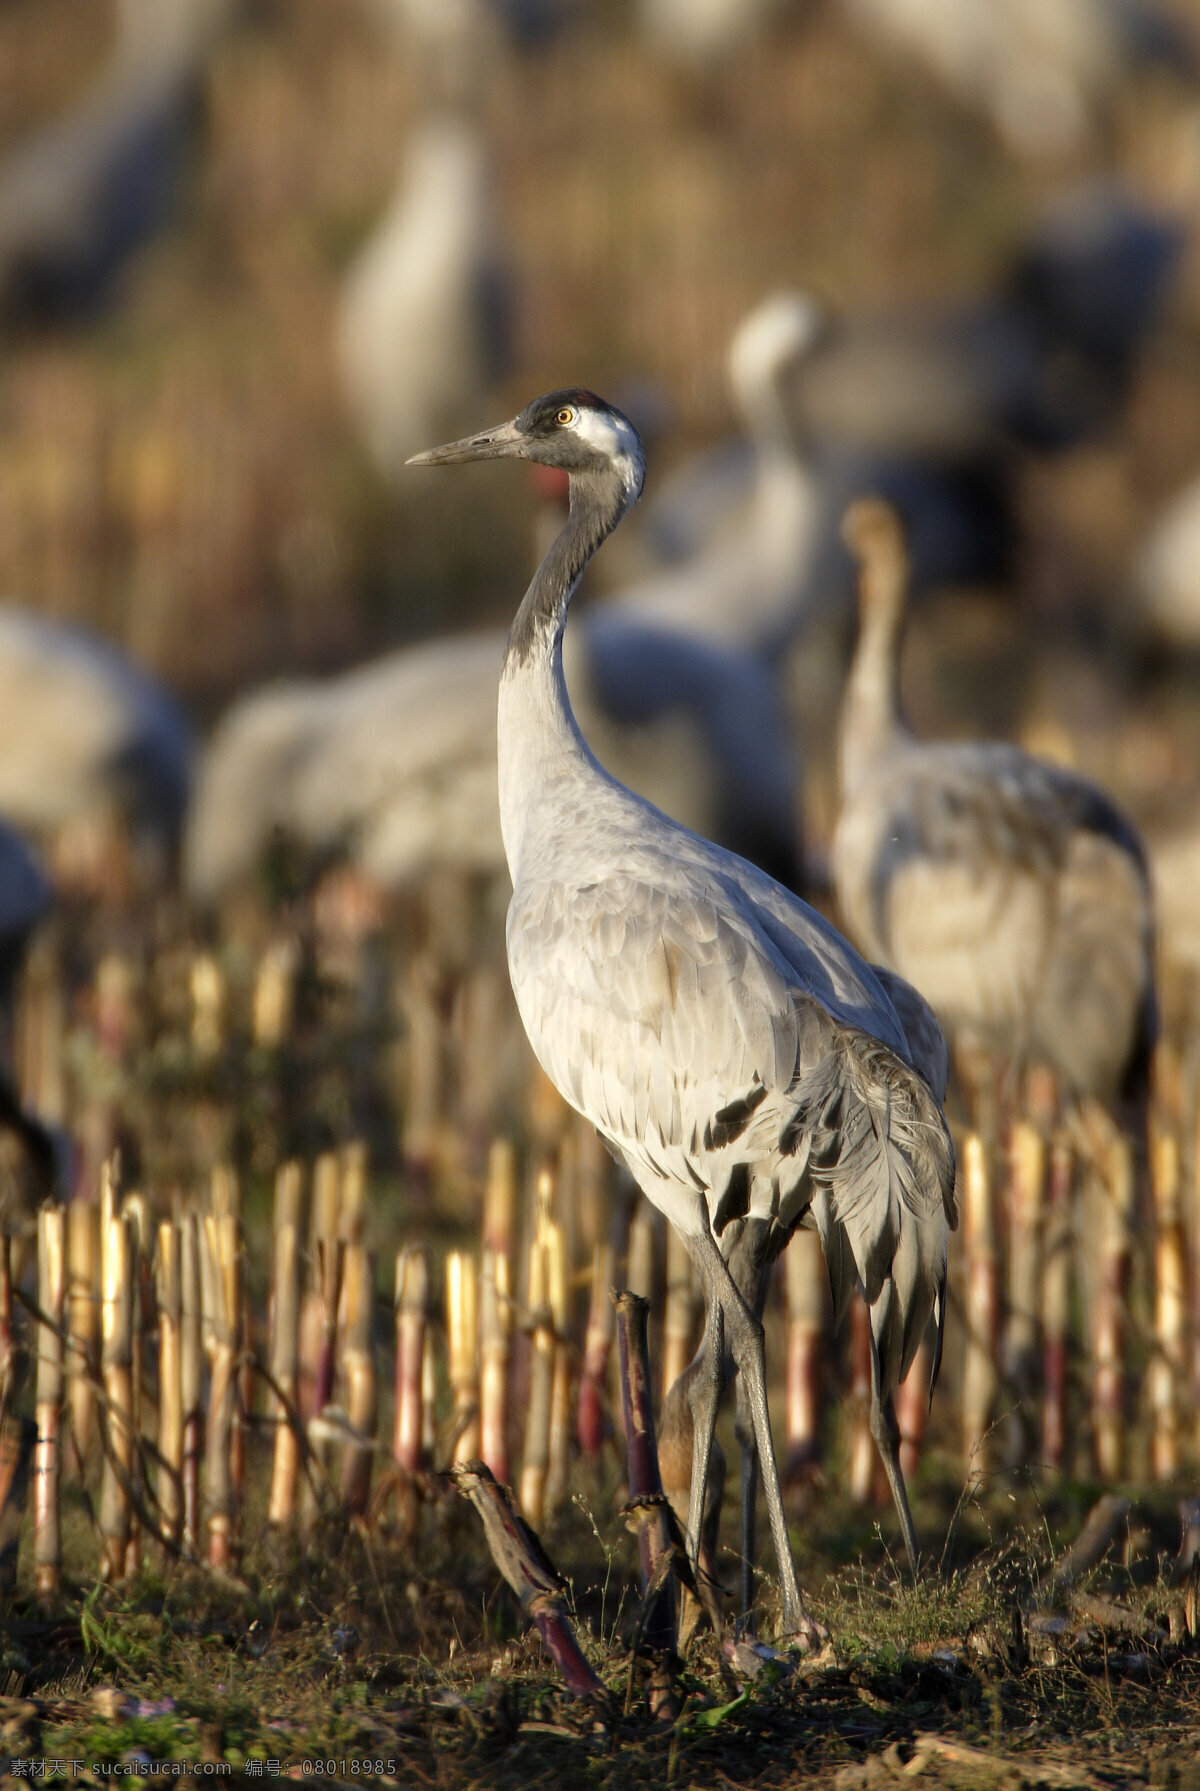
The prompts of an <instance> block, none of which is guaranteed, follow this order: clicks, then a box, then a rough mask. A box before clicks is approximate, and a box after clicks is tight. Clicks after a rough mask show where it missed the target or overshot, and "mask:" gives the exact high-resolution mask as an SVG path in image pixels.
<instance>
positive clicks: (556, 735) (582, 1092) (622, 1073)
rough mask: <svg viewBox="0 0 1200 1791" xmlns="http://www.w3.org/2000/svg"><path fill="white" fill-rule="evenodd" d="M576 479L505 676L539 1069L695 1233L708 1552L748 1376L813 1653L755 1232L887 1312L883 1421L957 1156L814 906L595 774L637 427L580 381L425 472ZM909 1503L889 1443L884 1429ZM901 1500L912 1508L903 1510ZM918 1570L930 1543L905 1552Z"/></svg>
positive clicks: (778, 1529)
mask: <svg viewBox="0 0 1200 1791" xmlns="http://www.w3.org/2000/svg"><path fill="white" fill-rule="evenodd" d="M502 456H507V457H515V458H521V459H526V460H532V461H535V462H538V463H540V464H542V465H549V466H555V467H559V468H562V469H563V470H565V471H566V472H567V473H568V474H569V477H570V493H571V495H570V509H569V513H568V518H567V522H566V524H565V526H564V528H563V530H562V532H561V534H560V535H559V536H558V538H557V540H556V541H555V542H554V543H553V545H552V546H551V548H550V550H549V552H548V553H547V555H546V557H545V558H544V559H543V561H542V563H541V565H540V566H539V568H538V570H537V571H536V573H535V574H534V577H533V580H532V582H531V584H530V586H529V588H528V590H527V591H526V593H525V597H524V600H523V602H522V604H521V606H520V609H519V610H518V612H517V616H516V619H515V621H514V622H513V625H512V629H511V631H510V634H509V637H508V645H507V648H506V651H505V657H504V666H503V670H502V673H501V678H500V697H499V715H498V758H499V788H500V822H501V830H502V833H503V836H504V848H505V854H506V856H507V859H508V865H509V871H510V873H511V876H512V881H513V895H512V900H511V903H510V906H509V912H508V923H507V946H508V963H509V973H510V976H511V979H512V984H513V991H514V994H515V996H516V1001H517V1007H518V1010H519V1012H520V1014H521V1019H522V1021H523V1023H524V1026H525V1030H526V1032H527V1034H528V1036H529V1040H530V1043H531V1045H532V1047H533V1050H534V1053H535V1055H536V1056H537V1058H538V1060H539V1062H540V1063H541V1065H542V1068H543V1069H544V1070H545V1071H546V1073H547V1075H548V1076H549V1078H550V1080H551V1081H552V1082H553V1083H554V1084H555V1086H556V1087H557V1088H558V1090H559V1092H560V1093H561V1094H562V1095H563V1097H564V1098H565V1099H566V1100H567V1101H568V1102H569V1103H570V1105H572V1106H573V1107H575V1108H576V1110H577V1111H578V1112H580V1113H582V1114H583V1115H584V1116H585V1117H586V1118H588V1119H589V1120H591V1122H592V1123H593V1124H594V1125H595V1126H596V1128H597V1130H598V1131H599V1133H600V1135H601V1137H602V1138H603V1139H604V1141H605V1143H606V1144H607V1145H608V1147H609V1149H610V1151H612V1153H613V1154H614V1155H615V1156H616V1157H617V1159H618V1160H619V1161H621V1162H623V1163H624V1164H625V1166H626V1167H627V1168H628V1169H629V1171H630V1173H631V1174H632V1175H633V1176H634V1179H635V1180H636V1181H637V1182H638V1184H639V1186H640V1187H641V1189H642V1191H643V1192H644V1193H645V1194H646V1196H647V1197H648V1199H649V1200H650V1201H651V1202H652V1203H653V1204H654V1205H655V1206H657V1207H658V1208H659V1209H660V1210H661V1211H662V1212H663V1213H664V1215H665V1217H666V1218H667V1220H668V1221H669V1222H670V1223H671V1224H672V1225H673V1226H674V1227H675V1228H676V1230H677V1231H678V1232H679V1234H680V1235H681V1237H682V1238H683V1239H684V1242H685V1244H686V1247H687V1249H688V1250H689V1252H690V1254H691V1255H692V1258H693V1260H694V1261H695V1263H696V1264H697V1267H698V1270H699V1273H700V1276H701V1280H702V1282H703V1286H704V1290H705V1304H706V1313H705V1327H704V1345H703V1348H704V1362H705V1372H704V1373H703V1374H698V1375H696V1376H695V1377H694V1380H693V1386H692V1391H691V1395H690V1403H691V1410H692V1416H693V1427H694V1430H693V1457H692V1475H691V1488H690V1497H689V1506H688V1526H687V1539H688V1549H689V1553H690V1555H691V1557H692V1559H693V1560H696V1558H697V1554H698V1548H699V1540H700V1537H701V1533H702V1519H703V1508H704V1499H705V1488H706V1486H707V1483H708V1466H709V1457H710V1451H711V1447H712V1440H713V1430H714V1425H715V1422H716V1414H717V1408H718V1405H719V1402H720V1398H721V1394H722V1392H723V1389H724V1385H725V1381H726V1378H727V1373H728V1370H729V1368H730V1367H732V1368H733V1369H734V1370H736V1372H737V1374H738V1376H739V1378H740V1379H741V1381H742V1386H743V1395H742V1398H743V1404H744V1409H745V1411H746V1412H747V1413H748V1415H749V1423H750V1428H751V1430H752V1433H753V1437H754V1443H755V1447H756V1449H757V1453H758V1460H759V1465H760V1468H761V1473H762V1479H763V1486H764V1493H765V1497H766V1504H767V1511H768V1516H769V1519H770V1525H771V1530H772V1535H773V1540H774V1547H775V1555H776V1560H777V1563H778V1569H779V1577H780V1583H781V1591H782V1621H783V1628H784V1631H785V1632H786V1633H787V1634H788V1635H793V1636H803V1635H811V1634H812V1625H811V1620H810V1619H809V1618H808V1617H807V1615H806V1613H805V1611H804V1607H803V1605H802V1602H801V1599H800V1593H799V1588H798V1586H797V1583H796V1574H795V1567H794V1565H793V1562H792V1557H791V1549H790V1545H789V1541H788V1532H787V1520H786V1517H785V1515H784V1509H783V1498H782V1493H781V1490H780V1485H779V1473H778V1468H777V1466H776V1461H775V1451H774V1445H773V1443H772V1439H771V1430H770V1417H769V1412H768V1407H767V1389H766V1373H765V1358H764V1349H763V1330H762V1325H761V1323H760V1321H759V1319H758V1318H757V1317H756V1315H755V1313H754V1312H753V1310H752V1308H751V1306H750V1304H748V1302H747V1300H746V1299H745V1297H744V1295H743V1294H742V1292H741V1291H740V1290H739V1288H738V1286H737V1284H736V1281H735V1279H734V1277H733V1275H732V1274H731V1272H730V1267H729V1260H728V1259H729V1256H730V1254H731V1252H732V1250H733V1247H734V1245H735V1243H736V1241H737V1239H738V1238H739V1237H741V1236H742V1235H743V1234H744V1232H745V1231H746V1229H747V1228H749V1229H750V1231H751V1232H752V1233H753V1234H755V1235H756V1236H757V1237H758V1238H761V1239H762V1241H763V1247H762V1250H761V1252H756V1254H761V1255H762V1256H763V1257H765V1258H769V1256H770V1255H771V1254H772V1253H776V1252H777V1250H778V1249H779V1248H782V1246H783V1244H784V1243H785V1242H786V1239H787V1237H788V1235H789V1234H790V1232H791V1231H792V1230H793V1229H794V1227H795V1226H796V1225H798V1224H799V1223H800V1222H801V1221H802V1220H804V1219H805V1218H808V1219H809V1221H810V1223H812V1224H814V1225H815V1226H816V1227H817V1229H818V1231H819V1232H820V1234H821V1238H822V1243H823V1245H824V1249H825V1256H826V1261H827V1263H828V1264H829V1268H830V1275H831V1280H832V1282H833V1285H834V1289H835V1293H836V1295H837V1296H838V1297H839V1298H840V1299H841V1300H843V1301H844V1300H845V1298H846V1297H848V1293H849V1290H850V1288H852V1287H853V1286H854V1284H855V1283H858V1284H859V1285H861V1287H862V1289H863V1292H864V1295H865V1298H866V1300H867V1303H868V1305H869V1307H870V1310H871V1321H872V1338H873V1349H872V1358H873V1371H874V1373H873V1379H874V1388H875V1401H874V1403H875V1405H876V1407H877V1408H878V1409H879V1410H880V1411H881V1412H882V1411H883V1409H884V1408H885V1407H886V1404H887V1402H888V1400H889V1399H890V1396H891V1392H892V1390H893V1388H894V1387H895V1386H896V1384H897V1382H898V1381H899V1379H900V1378H901V1377H902V1375H903V1374H904V1372H905V1371H906V1369H907V1367H908V1365H909V1364H910V1363H911V1361H912V1358H913V1356H914V1354H915V1352H916V1349H917V1346H918V1343H919V1342H920V1340H921V1337H922V1336H923V1334H924V1331H925V1327H926V1325H927V1323H928V1321H929V1319H930V1316H931V1315H934V1314H935V1315H936V1316H937V1319H938V1322H939V1327H940V1321H941V1317H942V1312H943V1309H944V1301H943V1294H944V1287H945V1273H946V1238H947V1231H948V1229H949V1227H950V1226H951V1225H952V1224H953V1223H954V1222H955V1206H954V1158H953V1148H952V1146H951V1143H950V1137H949V1133H948V1131H947V1129H946V1125H945V1120H944V1118H943V1116H942V1113H941V1109H940V1107H939V1105H938V1102H937V1099H936V1098H935V1096H934V1094H933V1092H932V1091H931V1089H930V1087H929V1085H928V1083H927V1082H926V1081H925V1079H924V1078H923V1076H922V1075H921V1073H920V1070H919V1069H918V1068H917V1067H916V1064H915V1062H914V1058H913V1054H912V1050H911V1047H910V1044H909V1041H908V1039H907V1037H906V1034H905V1030H904V1025H903V1022H902V1019H901V1017H900V1015H899V1014H898V1013H897V1010H896V1007H895V1005H894V1003H893V1001H892V1000H891V999H890V997H889V996H888V994H887V992H886V990H885V988H884V986H883V985H882V983H881V982H880V981H879V979H878V978H877V977H876V976H875V975H874V973H873V972H872V971H871V970H870V968H869V967H868V966H867V965H866V964H865V963H864V962H863V961H862V959H861V958H860V957H859V956H858V954H857V953H856V952H855V951H854V950H853V948H852V947H851V946H850V945H848V944H847V943H846V941H845V940H844V939H842V938H841V937H840V935H839V934H838V933H837V932H836V931H835V930H834V929H833V927H832V926H830V925H829V924H828V923H827V922H826V921H824V920H823V919H821V917H820V916H819V915H817V914H816V913H815V912H814V911H813V910H812V909H810V908H808V907H807V906H806V905H805V904H804V903H803V902H801V901H800V900H799V899H798V898H797V897H795V896H793V895H792V894H791V893H790V892H789V891H788V890H786V889H784V888H783V887H782V886H781V885H779V884H777V883H775V882H774V881H773V880H772V879H771V878H770V877H768V876H767V875H766V874H765V873H764V872H762V871H760V870H758V869H756V868H755V866H753V865H752V864H750V863H748V862H747V861H746V860H744V859H740V858H737V857H736V856H734V854H732V853H730V852H727V851H725V850H723V849H722V848H720V847H717V846H714V845H712V844H710V843H709V842H708V841H706V840H703V839H701V838H699V837H698V836H697V835H696V834H693V833H690V832H689V831H688V830H687V829H686V828H684V827H681V826H680V825H679V824H678V823H677V822H675V821H672V820H670V819H669V818H668V817H667V816H666V815H664V814H663V813H662V812H661V811H660V810H658V809H656V808H654V807H653V806H652V805H651V804H650V803H648V802H646V801H645V800H644V799H642V798H640V797H638V796H636V795H634V794H633V792H632V791H630V790H628V789H626V788H624V787H623V786H622V785H621V784H619V783H618V782H617V781H616V780H615V779H614V778H613V777H611V776H610V775H609V774H608V773H607V772H605V771H604V770H603V768H602V767H601V766H600V765H599V763H598V762H597V761H596V759H595V758H594V757H593V755H592V753H591V752H590V750H589V748H588V747H587V745H586V743H585V741H584V739H583V736H582V735H581V733H580V731H579V727H578V724H577V722H576V720H575V717H574V714H573V713H572V709H571V704H570V699H569V697H568V694H567V687H566V682H565V679H564V675H563V668H562V636H563V630H564V627H565V623H566V617H567V610H568V607H569V605H570V601H571V598H572V596H573V595H574V592H575V589H576V586H577V585H578V582H579V579H580V577H581V576H582V573H583V571H584V568H585V567H586V565H587V563H588V561H589V560H590V559H591V557H592V555H593V554H594V553H595V552H596V550H597V548H598V547H599V546H600V545H601V543H602V542H603V541H604V539H605V538H606V537H607V536H608V535H609V534H611V532H612V531H613V529H614V528H615V527H616V526H617V524H618V523H619V522H620V520H621V518H622V517H623V516H624V514H625V512H626V511H627V510H628V508H629V507H630V505H631V504H632V503H634V502H635V501H636V499H637V498H638V497H639V496H640V494H641V489H642V482H643V478H644V474H645V460H644V455H643V451H642V445H641V441H640V439H639V437H638V435H637V432H636V430H635V429H634V428H633V426H632V425H631V424H630V423H629V421H628V419H627V418H625V417H624V416H622V415H621V413H620V412H619V411H617V410H615V409H614V408H613V407H612V406H611V405H608V404H606V403H605V402H604V401H603V400H602V399H600V398H598V397H596V396H595V395H594V394H593V393H590V392H587V391H583V390H581V389H577V388H568V389H564V390H561V391H555V392H550V393H548V394H546V395H545V396H544V397H541V398H537V399H534V400H533V402H532V403H530V404H528V405H527V406H526V407H525V409H524V410H523V411H521V412H520V414H519V415H518V416H517V417H515V418H514V419H513V420H512V421H511V422H507V423H503V424H500V425H498V426H496V427H495V428H492V429H488V430H484V431H483V432H482V433H480V434H477V435H473V436H469V437H466V438H465V439H463V440H461V441H458V442H453V443H450V444H448V445H446V446H444V447H441V448H434V449H431V450H429V451H428V452H426V453H424V454H420V455H417V456H415V458H414V460H413V462H412V463H411V464H415V465H424V466H434V465H444V464H452V463H457V462H462V461H475V460H490V459H495V458H498V457H502ZM877 1434H878V1437H879V1440H880V1444H881V1448H882V1451H883V1454H884V1460H885V1463H886V1465H887V1468H888V1474H889V1478H890V1480H891V1482H892V1485H893V1489H896V1488H899V1489H900V1497H902V1488H903V1482H902V1479H901V1475H900V1467H899V1460H898V1451H897V1448H896V1439H895V1435H894V1430H890V1429H889V1428H888V1427H886V1426H885V1425H882V1424H881V1426H880V1428H879V1431H878V1432H877ZM900 1497H898V1500H897V1502H898V1503H899V1502H900ZM906 1540H908V1541H910V1542H911V1546H912V1548H913V1552H914V1554H915V1541H912V1540H911V1526H910V1536H909V1537H908V1538H906Z"/></svg>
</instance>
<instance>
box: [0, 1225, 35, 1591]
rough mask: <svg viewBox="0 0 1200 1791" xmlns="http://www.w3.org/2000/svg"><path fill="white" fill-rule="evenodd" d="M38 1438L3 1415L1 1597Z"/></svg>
mask: <svg viewBox="0 0 1200 1791" xmlns="http://www.w3.org/2000/svg"><path fill="white" fill-rule="evenodd" d="M4 1242H5V1243H7V1242H8V1239H7V1238H5V1239H4ZM36 1440H37V1425H36V1424H35V1423H34V1422H33V1420H32V1419H30V1418H18V1417H16V1416H15V1415H14V1414H13V1413H12V1412H10V1411H7V1410H6V1411H5V1413H4V1415H3V1416H2V1417H0V1598H8V1597H9V1596H10V1595H11V1593H12V1591H13V1588H14V1587H15V1585H16V1581H17V1547H18V1544H19V1542H20V1538H21V1520H22V1517H23V1515H24V1511H25V1499H26V1495H27V1493H28V1491H29V1469H30V1466H31V1464H32V1462H33V1451H34V1444H35V1442H36Z"/></svg>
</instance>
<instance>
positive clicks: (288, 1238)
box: [267, 1208, 300, 1527]
mask: <svg viewBox="0 0 1200 1791" xmlns="http://www.w3.org/2000/svg"><path fill="white" fill-rule="evenodd" d="M277 1210H278V1208H277ZM271 1281H272V1289H273V1296H274V1297H273V1300H272V1309H271V1379H272V1381H273V1382H274V1383H275V1386H276V1387H277V1388H278V1390H279V1391H278V1395H277V1403H276V1414H275V1415H276V1426H275V1451H274V1458H273V1460H272V1463H271V1495H270V1499H269V1501H268V1504H267V1522H268V1523H269V1524H278V1525H279V1526H280V1527H283V1526H285V1525H287V1524H290V1523H291V1521H292V1519H293V1518H294V1516H295V1513H296V1488H297V1485H298V1482H299V1476H300V1437H299V1435H298V1432H297V1411H296V1396H297V1391H298V1373H297V1359H298V1348H297V1346H298V1341H299V1325H300V1238H299V1233H298V1231H297V1229H296V1225H295V1223H294V1221H292V1220H285V1221H284V1222H283V1223H282V1224H277V1225H276V1227H275V1238H274V1258H273V1266H272V1277H271Z"/></svg>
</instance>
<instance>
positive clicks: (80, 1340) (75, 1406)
mask: <svg viewBox="0 0 1200 1791" xmlns="http://www.w3.org/2000/svg"><path fill="white" fill-rule="evenodd" d="M67 1263H68V1272H67V1335H68V1338H69V1340H70V1349H69V1352H68V1355H67V1403H68V1406H69V1409H70V1413H71V1436H72V1438H73V1441H74V1446H75V1458H76V1462H77V1464H78V1469H79V1472H80V1474H81V1475H82V1473H83V1468H84V1464H85V1463H86V1461H87V1458H88V1454H89V1452H90V1450H91V1446H92V1431H93V1428H94V1425H95V1415H96V1392H95V1387H94V1385H93V1380H94V1376H95V1374H96V1370H97V1368H98V1367H99V1365H100V1349H99V1342H100V1291H99V1282H100V1224H99V1208H98V1207H97V1205H96V1202H95V1201H94V1200H73V1201H72V1202H71V1204H70V1206H69V1207H68V1208H67Z"/></svg>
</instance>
